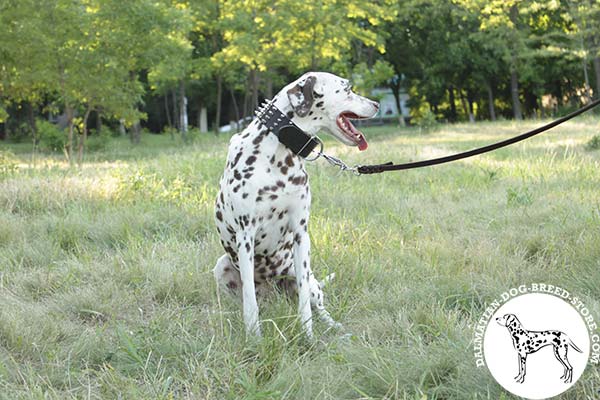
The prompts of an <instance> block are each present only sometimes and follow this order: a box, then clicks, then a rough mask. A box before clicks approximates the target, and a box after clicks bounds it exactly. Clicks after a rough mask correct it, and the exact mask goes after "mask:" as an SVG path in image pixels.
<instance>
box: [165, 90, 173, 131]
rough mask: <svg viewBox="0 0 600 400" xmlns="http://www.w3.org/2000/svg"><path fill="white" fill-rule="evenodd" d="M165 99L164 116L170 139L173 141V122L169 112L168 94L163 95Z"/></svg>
mask: <svg viewBox="0 0 600 400" xmlns="http://www.w3.org/2000/svg"><path fill="white" fill-rule="evenodd" d="M164 98H165V115H166V116H167V126H168V127H169V132H170V133H171V139H175V136H174V135H173V122H172V121H171V110H169V95H168V92H167V93H165V95H164Z"/></svg>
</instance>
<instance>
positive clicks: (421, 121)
mask: <svg viewBox="0 0 600 400" xmlns="http://www.w3.org/2000/svg"><path fill="white" fill-rule="evenodd" d="M415 122H416V124H417V126H418V127H419V128H421V129H422V130H423V131H425V132H431V131H433V130H434V129H435V128H436V127H438V126H439V123H438V121H437V117H436V116H435V114H434V113H433V111H431V110H430V109H427V110H425V112H424V113H422V114H420V115H419V117H418V118H415Z"/></svg>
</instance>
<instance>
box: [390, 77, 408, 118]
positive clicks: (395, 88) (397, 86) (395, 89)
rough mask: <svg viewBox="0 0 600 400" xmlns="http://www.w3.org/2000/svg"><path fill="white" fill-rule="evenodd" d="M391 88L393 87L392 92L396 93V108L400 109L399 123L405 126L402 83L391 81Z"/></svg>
mask: <svg viewBox="0 0 600 400" xmlns="http://www.w3.org/2000/svg"><path fill="white" fill-rule="evenodd" d="M389 86H390V89H392V94H393V95H394V100H395V101H396V108H397V110H398V123H399V124H400V126H402V127H405V126H406V121H405V120H404V114H403V113H402V102H401V101H400V84H399V83H398V84H395V83H390V84H389Z"/></svg>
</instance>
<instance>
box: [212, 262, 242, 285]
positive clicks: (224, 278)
mask: <svg viewBox="0 0 600 400" xmlns="http://www.w3.org/2000/svg"><path fill="white" fill-rule="evenodd" d="M213 274H214V275H215V280H216V281H217V285H218V286H219V289H221V288H222V289H225V290H226V291H227V292H229V293H232V294H234V295H238V294H239V293H240V292H239V289H241V287H242V280H241V278H240V271H238V270H237V269H236V268H235V267H234V266H233V263H232V262H231V259H230V258H229V255H227V254H223V255H222V256H221V257H219V259H218V260H217V265H215V268H214V269H213Z"/></svg>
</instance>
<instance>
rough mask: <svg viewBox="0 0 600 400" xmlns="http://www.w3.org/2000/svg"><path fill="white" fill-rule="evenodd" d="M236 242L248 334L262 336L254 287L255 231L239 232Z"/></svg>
mask: <svg viewBox="0 0 600 400" xmlns="http://www.w3.org/2000/svg"><path fill="white" fill-rule="evenodd" d="M236 242H237V247H238V259H239V265H240V278H241V280H242V307H243V314H244V324H245V325H246V334H253V335H256V336H260V326H259V325H258V304H257V303H256V292H255V289H254V233H251V232H239V233H238V234H237V235H236Z"/></svg>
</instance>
